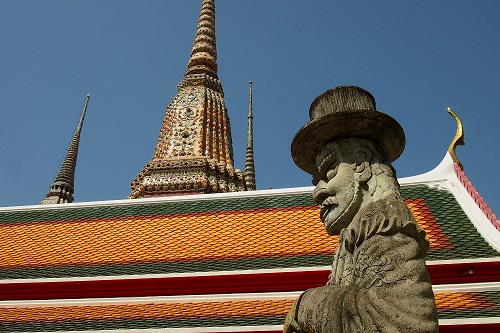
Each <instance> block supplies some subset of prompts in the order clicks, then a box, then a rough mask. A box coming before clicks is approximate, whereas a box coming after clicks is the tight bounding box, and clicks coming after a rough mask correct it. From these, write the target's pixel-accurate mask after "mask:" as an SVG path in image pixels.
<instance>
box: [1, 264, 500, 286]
mask: <svg viewBox="0 0 500 333" xmlns="http://www.w3.org/2000/svg"><path fill="white" fill-rule="evenodd" d="M498 261H500V258H498ZM331 268H332V267H331V266H316V267H294V268H269V269H248V270H234V271H211V272H193V273H167V274H141V275H112V276H101V275H99V276H84V277H66V278H42V279H10V280H9V279H6V280H0V284H13V283H15V284H22V283H44V282H78V281H96V282H97V281H106V280H135V279H164V278H189V277H201V276H228V275H248V274H277V273H278V274H279V273H293V272H297V273H302V272H315V271H330V270H331ZM325 282H326V281H325Z"/></svg>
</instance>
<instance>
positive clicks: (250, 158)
mask: <svg viewBox="0 0 500 333" xmlns="http://www.w3.org/2000/svg"><path fill="white" fill-rule="evenodd" d="M249 85H250V92H249V94H248V95H249V96H248V134H247V153H246V162H245V184H246V187H247V191H255V188H256V186H255V163H254V155H253V91H252V81H250V84H249Z"/></svg>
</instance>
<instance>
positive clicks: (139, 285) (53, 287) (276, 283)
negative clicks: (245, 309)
mask: <svg viewBox="0 0 500 333" xmlns="http://www.w3.org/2000/svg"><path fill="white" fill-rule="evenodd" d="M428 269H429V273H430V276H431V280H432V283H433V285H439V284H455V283H478V282H495V281H498V272H499V271H500V261H496V262H476V263H458V264H442V265H430V266H428ZM329 273H330V271H329V270H317V271H294V272H271V273H250V274H225V275H222V274H221V275H210V276H187V277H161V278H153V277H152V278H143V277H142V278H137V279H133V278H132V279H131V278H127V279H120V278H117V279H109V280H90V281H89V280H86V281H62V282H55V281H51V282H31V281H30V282H26V283H23V282H21V283H20V282H16V283H0V300H3V301H6V300H37V299H78V298H106V297H148V296H178V295H207V294H228V293H262V292H286V291H302V290H306V289H308V288H312V287H317V286H321V285H324V284H325V283H326V281H327V280H328V275H329Z"/></svg>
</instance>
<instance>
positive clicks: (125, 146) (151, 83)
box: [0, 0, 500, 215]
mask: <svg viewBox="0 0 500 333" xmlns="http://www.w3.org/2000/svg"><path fill="white" fill-rule="evenodd" d="M200 4H201V0H199V1H194V0H189V1H186V0H168V1H166V0H148V1H129V0H119V1H118V0H115V1H72V0H70V1H62V0H60V1H59V0H52V1H50V0H48V1H28V0H18V1H3V2H1V4H0V108H1V112H0V141H1V143H0V156H1V157H0V158H1V159H0V161H1V162H0V206H13V205H29V204H37V203H38V202H39V201H40V200H42V199H43V198H44V196H45V193H46V191H47V189H48V187H49V186H50V184H51V182H52V180H53V178H54V177H55V175H56V174H57V171H58V168H59V165H60V163H61V161H62V159H63V156H64V154H65V151H66V149H67V146H68V144H69V141H70V139H71V137H72V135H73V132H74V130H75V128H76V123H77V121H78V118H79V114H80V111H81V108H82V106H83V102H84V100H85V95H86V94H87V93H88V92H90V94H91V95H92V97H91V100H90V103H89V107H88V113H87V118H86V121H85V125H84V128H83V133H82V138H81V146H80V151H79V158H78V167H77V172H76V184H75V187H76V191H75V201H76V202H83V201H95V200H108V199H122V198H125V197H126V196H127V195H128V194H129V192H130V182H131V181H132V180H133V179H134V177H135V176H136V175H137V174H138V173H139V172H140V171H141V169H142V168H143V166H144V165H145V164H146V163H147V162H148V161H149V160H150V159H151V157H152V154H153V150H154V147H155V143H156V140H157V137H158V133H159V129H160V126H161V122H162V119H163V116H164V112H165V108H166V106H167V105H168V104H169V102H170V101H171V99H172V97H173V96H174V95H175V94H176V85H177V83H178V82H179V81H180V80H181V79H182V76H183V74H184V71H185V70H186V65H187V61H188V59H189V52H190V49H191V45H192V42H193V38H194V33H195V28H196V23H197V19H198V14H199V10H200ZM216 5H217V7H216V10H217V19H216V23H217V47H218V55H219V58H218V64H219V78H220V79H221V81H222V85H223V87H224V90H225V102H226V105H227V107H228V109H229V115H230V118H231V125H232V130H233V134H232V136H233V146H234V152H235V164H236V167H239V168H243V167H244V155H245V139H246V138H245V135H246V114H247V108H248V81H249V80H253V82H254V116H255V124H254V128H255V158H256V173H257V187H258V189H266V188H268V187H269V186H272V187H273V188H285V187H296V186H307V185H310V184H311V183H310V177H309V176H308V175H307V174H305V173H304V172H302V171H301V170H300V169H298V168H297V167H296V166H295V165H294V163H293V161H292V159H291V157H290V143H291V141H292V138H293V136H294V134H295V133H296V132H297V130H298V129H299V128H301V127H302V126H303V125H304V124H305V123H306V121H307V120H308V109H309V105H310V103H311V102H312V101H313V99H314V98H315V97H316V96H317V95H319V94H320V93H322V92H323V91H325V90H327V89H329V88H332V87H334V86H338V85H358V86H361V87H363V88H365V89H367V90H369V91H370V92H371V93H372V94H373V95H374V96H375V98H376V100H377V107H378V110H380V111H382V112H385V113H387V114H389V115H391V116H392V117H394V118H395V119H396V120H398V121H399V122H400V124H401V125H402V126H403V128H404V129H405V132H406V138H407V144H406V149H405V152H404V153H403V155H402V156H401V157H400V159H399V160H397V161H396V163H395V164H394V165H395V167H396V169H397V171H398V176H400V177H404V176H411V175H415V174H420V173H423V172H426V171H429V170H431V169H433V168H434V167H435V166H436V165H437V164H438V163H439V162H440V161H441V159H442V158H443V157H444V155H445V152H446V150H447V147H448V145H449V143H450V142H451V140H452V138H453V136H454V134H455V130H456V125H455V122H454V120H453V118H452V117H450V116H449V115H448V114H447V113H446V108H447V107H451V108H452V109H453V110H454V111H455V113H457V114H458V115H459V116H460V117H461V119H462V121H463V123H464V127H465V135H466V136H465V141H466V145H465V146H463V147H459V148H458V150H457V155H458V156H459V158H460V159H461V160H462V162H463V164H464V167H465V173H466V175H467V176H468V177H469V179H470V180H471V181H472V183H473V185H474V186H475V187H476V188H477V190H478V191H479V193H480V194H481V195H482V196H483V198H484V199H485V201H486V202H487V203H488V204H489V205H490V206H491V208H492V209H493V211H494V212H495V213H496V214H497V215H499V214H500V199H499V196H498V195H497V191H498V186H499V185H500V184H499V181H498V180H499V174H498V171H497V170H498V169H499V163H500V157H499V148H498V146H497V142H498V141H499V139H500V134H499V123H500V109H499V106H500V62H499V61H498V59H500V44H499V42H498V35H499V34H500V20H499V19H498V17H499V15H500V2H499V1H496V0H483V1H456V0H455V1H412V2H410V1H405V2H403V1H396V0H392V1H389V0H381V1H369V0H360V1H337V0H335V1H332V0H314V1H304V0H287V1H278V0H252V1H249V0H246V1H244V0H240V1H234V0H218V1H217V4H216Z"/></svg>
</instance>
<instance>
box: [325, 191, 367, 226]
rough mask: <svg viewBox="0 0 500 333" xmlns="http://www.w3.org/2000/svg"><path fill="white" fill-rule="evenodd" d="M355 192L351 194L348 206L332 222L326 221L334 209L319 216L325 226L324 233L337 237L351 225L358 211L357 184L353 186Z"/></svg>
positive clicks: (330, 208)
mask: <svg viewBox="0 0 500 333" xmlns="http://www.w3.org/2000/svg"><path fill="white" fill-rule="evenodd" d="M354 188H355V191H354V194H353V197H352V199H351V202H350V203H349V206H347V208H346V209H345V210H344V211H343V212H342V214H340V215H339V216H338V217H337V218H336V219H334V220H333V221H328V217H329V215H330V214H332V213H333V209H334V208H335V207H333V206H331V207H329V208H327V209H326V210H325V212H324V213H322V215H321V219H322V220H323V223H324V225H325V228H326V231H327V232H328V234H329V235H330V236H333V235H338V234H339V233H340V231H341V230H342V229H344V228H346V227H347V226H349V224H350V223H351V221H352V219H353V218H354V216H355V215H356V213H357V212H358V210H359V207H360V204H361V202H360V200H361V196H360V186H359V184H357V183H356V184H355V185H354Z"/></svg>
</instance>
